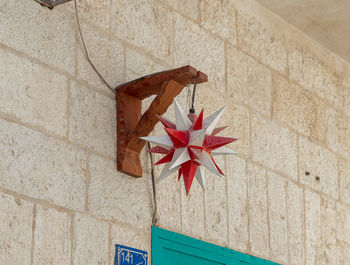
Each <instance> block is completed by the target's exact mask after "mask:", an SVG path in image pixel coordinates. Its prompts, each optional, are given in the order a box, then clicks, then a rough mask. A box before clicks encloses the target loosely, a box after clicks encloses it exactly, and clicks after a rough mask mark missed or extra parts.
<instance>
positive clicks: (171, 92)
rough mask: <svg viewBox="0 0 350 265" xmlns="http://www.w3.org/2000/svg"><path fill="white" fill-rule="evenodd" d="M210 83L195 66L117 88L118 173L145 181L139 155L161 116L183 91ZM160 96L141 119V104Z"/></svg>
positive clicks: (161, 73) (149, 77)
mask: <svg viewBox="0 0 350 265" xmlns="http://www.w3.org/2000/svg"><path fill="white" fill-rule="evenodd" d="M195 76H196V77H197V78H196V80H197V83H198V84H199V83H204V82H207V81H208V76H207V75H206V74H204V73H202V72H199V71H197V70H196V69H195V68H193V67H192V66H189V65H187V66H184V67H180V68H177V69H172V70H168V71H164V72H160V73H155V74H152V75H148V76H144V77H141V78H139V79H136V80H133V81H131V82H128V83H125V84H122V85H120V86H118V87H117V169H118V171H121V172H123V173H125V174H128V175H131V176H134V177H142V166H141V161H140V152H141V150H142V148H143V146H144V145H145V143H146V142H145V141H144V140H141V139H140V137H142V136H148V134H149V133H150V132H151V131H152V130H153V128H154V126H155V125H156V124H157V122H158V118H157V116H156V115H162V114H164V113H165V112H166V110H167V109H168V107H169V106H170V105H171V104H172V102H173V100H174V97H176V96H177V95H178V94H179V93H180V92H181V91H182V89H183V88H184V87H185V86H186V85H187V84H188V83H193V77H195ZM152 95H157V96H156V98H155V99H154V100H153V102H152V103H151V105H150V107H149V108H148V110H146V112H145V113H144V114H143V115H142V116H141V107H142V100H143V99H145V98H147V97H150V96H152Z"/></svg>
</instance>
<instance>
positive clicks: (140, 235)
mask: <svg viewBox="0 0 350 265" xmlns="http://www.w3.org/2000/svg"><path fill="white" fill-rule="evenodd" d="M78 2H79V9H80V13H81V17H82V18H81V20H82V30H83V35H84V37H85V39H86V43H87V48H88V50H89V53H90V56H91V58H92V60H93V61H94V62H95V64H96V65H97V67H98V69H100V71H101V72H102V73H103V75H104V76H105V77H106V79H107V80H108V82H109V83H110V84H112V85H113V86H116V85H118V84H121V83H123V82H126V81H128V80H132V79H134V78H136V77H139V76H142V75H145V74H149V73H152V72H156V71H160V70H164V69H169V68H174V67H179V66H182V65H186V64H191V65H192V66H194V67H196V68H198V69H200V70H202V71H203V72H205V73H207V74H208V75H209V82H208V83H207V84H204V85H200V86H199V88H198V95H197V99H196V106H197V110H200V109H201V108H202V107H205V111H206V112H205V113H206V114H207V115H208V114H210V113H211V112H213V111H214V110H216V109H218V108H219V107H221V106H222V105H226V106H227V109H226V112H225V114H224V116H223V118H222V120H221V123H222V124H227V125H229V126H230V127H229V129H227V130H226V131H225V134H226V135H230V136H234V137H237V138H239V141H238V142H236V143H234V144H232V145H231V147H232V148H234V149H236V150H237V151H239V152H240V153H239V154H238V155H237V156H233V157H227V158H223V159H221V160H219V163H220V165H221V166H222V167H223V168H225V172H226V177H223V178H217V177H215V176H213V175H211V174H208V177H207V190H206V192H205V193H204V192H202V190H201V188H200V187H199V185H198V184H197V183H195V184H194V185H193V187H192V189H191V193H190V195H189V197H186V195H185V192H184V188H183V185H182V183H178V182H177V181H176V180H175V176H174V178H172V179H169V180H167V181H164V182H163V183H161V184H159V185H158V195H157V200H158V204H159V215H160V226H161V227H163V228H166V229H170V230H173V231H176V232H180V233H183V234H187V235H190V236H194V237H197V238H201V239H203V240H206V241H209V242H213V243H216V244H219V245H222V246H228V247H230V248H232V249H235V250H239V251H242V252H245V253H249V254H253V255H256V256H259V257H263V258H267V259H270V260H273V261H276V262H280V263H283V264H291V265H303V264H305V265H308V264H317V265H320V264H338V265H341V264H344V265H347V264H349V260H350V65H349V64H347V63H346V62H345V61H343V60H342V59H341V58H339V57H337V56H335V55H334V54H332V53H331V52H329V51H328V50H326V49H324V48H323V47H321V46H320V45H319V44H318V43H316V42H314V41H312V40H311V39H309V38H308V37H306V36H305V35H304V34H302V33H301V32H299V31H298V30H297V29H295V28H293V27H292V26H291V25H289V24H287V23H286V22H284V21H283V20H282V19H280V18H278V17H276V16H275V15H273V14H271V13H270V12H268V11H266V10H265V9H263V8H262V7H260V6H259V5H257V4H256V3H254V2H252V1H248V0H244V1H243V0H232V1H228V0H221V1H219V0H217V1H216V0H215V1H211V0H187V1H186V0H181V1H175V0H153V1H151V0H142V1H141V0H112V1H110V0H95V1H87V0H81V1H78ZM74 19H75V16H74V9H73V4H72V3H69V4H65V5H62V6H59V7H57V8H55V9H54V10H48V9H46V8H43V7H41V6H40V5H38V4H37V3H35V2H34V1H32V0H17V1H13V0H0V264H4V265H5V264H6V265H12V264H30V265H41V264H42V265H44V264H45V265H47V264H60V265H66V264H67V265H79V264H91V265H93V264H112V263H113V259H114V247H113V245H114V244H115V243H121V244H128V245H131V246H134V247H137V248H142V249H146V250H148V251H149V252H150V251H151V242H150V240H151V237H150V225H151V215H152V189H151V179H150V173H149V172H150V161H149V160H148V158H147V156H146V155H145V153H143V156H142V157H143V163H144V177H143V178H141V179H134V178H131V177H128V176H125V175H123V174H121V173H118V172H117V171H116V163H115V156H116V131H115V127H116V121H115V118H116V117H115V100H114V97H113V94H112V93H111V92H110V91H109V90H108V89H107V88H106V87H105V86H104V85H103V83H102V82H101V81H100V80H99V79H98V77H97V75H96V74H95V73H94V72H93V70H92V69H91V67H90V66H89V64H88V63H87V61H86V59H85V57H84V54H83V52H82V48H81V44H80V41H79V38H78V33H77V29H76V25H75V20H74ZM179 101H180V102H181V103H182V104H183V105H185V106H187V105H186V104H188V92H187V91H186V90H184V92H183V93H182V94H181V95H180V96H179ZM167 115H168V116H169V117H173V110H172V108H171V109H170V110H169V111H168V113H167ZM155 131H156V133H157V134H158V133H160V132H161V126H157V127H156V129H155ZM157 173H159V171H157Z"/></svg>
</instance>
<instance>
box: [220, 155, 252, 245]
mask: <svg viewBox="0 0 350 265" xmlns="http://www.w3.org/2000/svg"><path fill="white" fill-rule="evenodd" d="M226 164H227V208H228V231H229V247H230V248H232V249H236V250H241V251H244V252H245V251H247V248H248V241H249V232H248V208H247V206H248V192H247V183H248V182H247V174H246V161H245V160H243V159H241V158H239V157H237V156H227V157H226Z"/></svg>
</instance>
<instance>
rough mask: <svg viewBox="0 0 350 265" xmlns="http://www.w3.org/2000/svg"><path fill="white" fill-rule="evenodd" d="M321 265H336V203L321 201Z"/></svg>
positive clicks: (330, 200) (324, 199)
mask: <svg viewBox="0 0 350 265" xmlns="http://www.w3.org/2000/svg"><path fill="white" fill-rule="evenodd" d="M321 224H322V229H321V231H322V264H337V261H338V260H337V216H336V202H335V201H334V200H332V199H327V198H323V199H322V201H321Z"/></svg>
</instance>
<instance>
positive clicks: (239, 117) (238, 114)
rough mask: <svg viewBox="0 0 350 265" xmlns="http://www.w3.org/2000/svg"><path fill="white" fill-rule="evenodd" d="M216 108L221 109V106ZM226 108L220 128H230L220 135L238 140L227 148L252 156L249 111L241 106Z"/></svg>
mask: <svg viewBox="0 0 350 265" xmlns="http://www.w3.org/2000/svg"><path fill="white" fill-rule="evenodd" d="M206 95H208V94H206ZM207 104H209V103H207ZM207 104H206V105H207ZM215 106H216V107H220V105H215ZM226 106H227V108H226V109H225V112H224V114H223V115H222V116H221V119H220V120H221V122H220V124H221V125H220V126H228V128H227V129H225V130H224V131H223V132H222V133H220V135H222V136H227V137H234V138H237V139H238V140H237V141H235V142H233V143H231V144H229V145H227V147H229V148H231V149H233V150H235V151H236V152H238V153H239V154H241V155H244V156H246V157H248V156H249V155H250V139H249V135H250V126H249V120H250V114H249V110H248V109H247V108H245V107H242V106H239V105H232V106H230V105H229V104H226ZM210 114H211V113H210ZM208 115H209V113H208Z"/></svg>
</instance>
